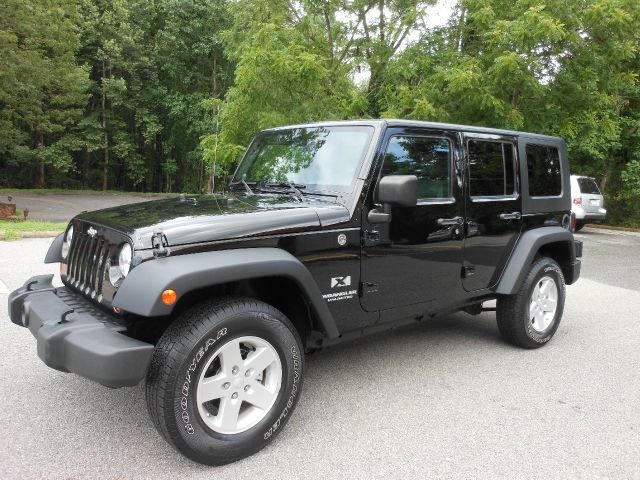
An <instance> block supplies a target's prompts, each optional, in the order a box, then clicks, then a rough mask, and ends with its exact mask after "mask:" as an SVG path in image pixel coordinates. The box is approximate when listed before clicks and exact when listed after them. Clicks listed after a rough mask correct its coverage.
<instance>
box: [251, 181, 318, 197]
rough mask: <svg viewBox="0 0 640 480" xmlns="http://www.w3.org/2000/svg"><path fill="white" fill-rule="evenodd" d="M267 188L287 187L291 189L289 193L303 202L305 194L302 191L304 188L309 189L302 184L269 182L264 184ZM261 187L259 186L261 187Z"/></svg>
mask: <svg viewBox="0 0 640 480" xmlns="http://www.w3.org/2000/svg"><path fill="white" fill-rule="evenodd" d="M263 185H264V186H265V187H267V188H268V187H287V188H289V193H291V194H292V195H293V196H294V197H295V198H296V199H297V200H299V201H302V200H303V199H304V193H302V192H301V191H300V189H302V188H307V186H306V185H302V184H301V183H291V182H269V183H264V184H263ZM259 186H260V185H258V187H259Z"/></svg>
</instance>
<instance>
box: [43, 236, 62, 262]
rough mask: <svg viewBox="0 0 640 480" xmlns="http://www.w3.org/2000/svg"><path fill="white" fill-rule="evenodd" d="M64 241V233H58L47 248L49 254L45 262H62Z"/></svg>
mask: <svg viewBox="0 0 640 480" xmlns="http://www.w3.org/2000/svg"><path fill="white" fill-rule="evenodd" d="M63 243H64V233H61V234H60V235H58V236H57V237H56V238H55V239H54V240H53V242H51V245H50V246H49V250H47V255H46V256H45V257H44V263H58V262H62V261H63V258H62V244H63Z"/></svg>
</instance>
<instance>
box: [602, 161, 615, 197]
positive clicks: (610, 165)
mask: <svg viewBox="0 0 640 480" xmlns="http://www.w3.org/2000/svg"><path fill="white" fill-rule="evenodd" d="M613 162H615V160H614V159H613V157H609V161H608V162H607V166H606V168H605V170H604V175H603V176H602V180H600V191H601V192H602V194H603V195H604V194H605V192H606V190H607V182H608V181H609V179H610V178H611V173H612V172H613Z"/></svg>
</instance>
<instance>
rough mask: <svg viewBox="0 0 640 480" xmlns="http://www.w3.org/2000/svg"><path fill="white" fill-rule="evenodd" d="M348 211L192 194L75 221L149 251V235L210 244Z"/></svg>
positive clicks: (326, 202)
mask: <svg viewBox="0 0 640 480" xmlns="http://www.w3.org/2000/svg"><path fill="white" fill-rule="evenodd" d="M349 218H350V215H349V210H348V209H347V208H346V207H344V206H343V205H340V204H337V203H335V201H334V199H333V198H331V197H326V198H325V197H314V196H305V198H304V200H303V201H298V200H296V199H295V198H293V197H292V196H291V195H289V194H283V195H254V196H244V195H233V194H226V195H221V194H216V195H195V196H187V197H186V198H184V199H182V198H179V197H176V198H172V199H166V200H154V201H150V202H142V203H135V204H130V205H122V206H119V207H113V208H107V209H104V210H96V211H94V212H88V213H83V214H80V215H79V216H78V219H79V220H81V221H83V222H85V223H88V224H92V225H96V226H103V227H107V228H111V229H114V230H117V231H120V232H122V233H125V234H127V235H128V236H130V237H131V239H132V240H133V242H134V247H135V248H138V249H141V248H151V237H152V235H153V234H154V232H162V233H164V235H165V236H166V238H167V240H168V242H169V245H170V246H175V245H184V244H189V243H200V242H210V241H216V240H227V239H233V238H241V237H252V236H259V235H273V234H279V233H280V234H281V233H287V232H299V231H304V230H317V229H320V228H321V227H322V226H326V225H331V224H335V223H339V222H345V221H347V220H349Z"/></svg>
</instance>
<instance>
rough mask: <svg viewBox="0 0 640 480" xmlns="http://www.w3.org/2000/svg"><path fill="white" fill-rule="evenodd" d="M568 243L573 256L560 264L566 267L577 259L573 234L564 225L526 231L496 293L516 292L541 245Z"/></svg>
mask: <svg viewBox="0 0 640 480" xmlns="http://www.w3.org/2000/svg"><path fill="white" fill-rule="evenodd" d="M559 242H561V243H565V242H566V243H567V244H568V247H569V251H570V252H571V258H567V259H566V262H563V264H561V265H560V266H561V267H563V270H564V268H566V267H567V266H570V265H571V266H572V265H573V262H574V261H575V258H576V256H575V245H574V240H573V234H572V233H571V232H570V231H568V230H565V229H564V228H562V227H541V228H536V229H533V230H528V231H526V232H524V233H523V234H522V235H521V236H520V239H519V240H518V244H517V246H516V248H515V249H514V251H513V253H512V254H511V256H510V257H509V261H508V262H507V266H506V268H505V270H504V272H503V274H502V277H501V278H500V282H499V283H498V287H497V288H496V293H499V294H501V295H511V294H514V293H516V292H517V291H518V290H519V289H520V286H521V285H522V282H523V281H524V277H525V276H526V274H527V272H528V271H529V268H528V267H529V266H530V265H531V263H532V262H533V259H534V258H535V256H536V254H537V253H538V251H539V250H540V248H541V247H543V246H545V245H548V244H550V243H559Z"/></svg>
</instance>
